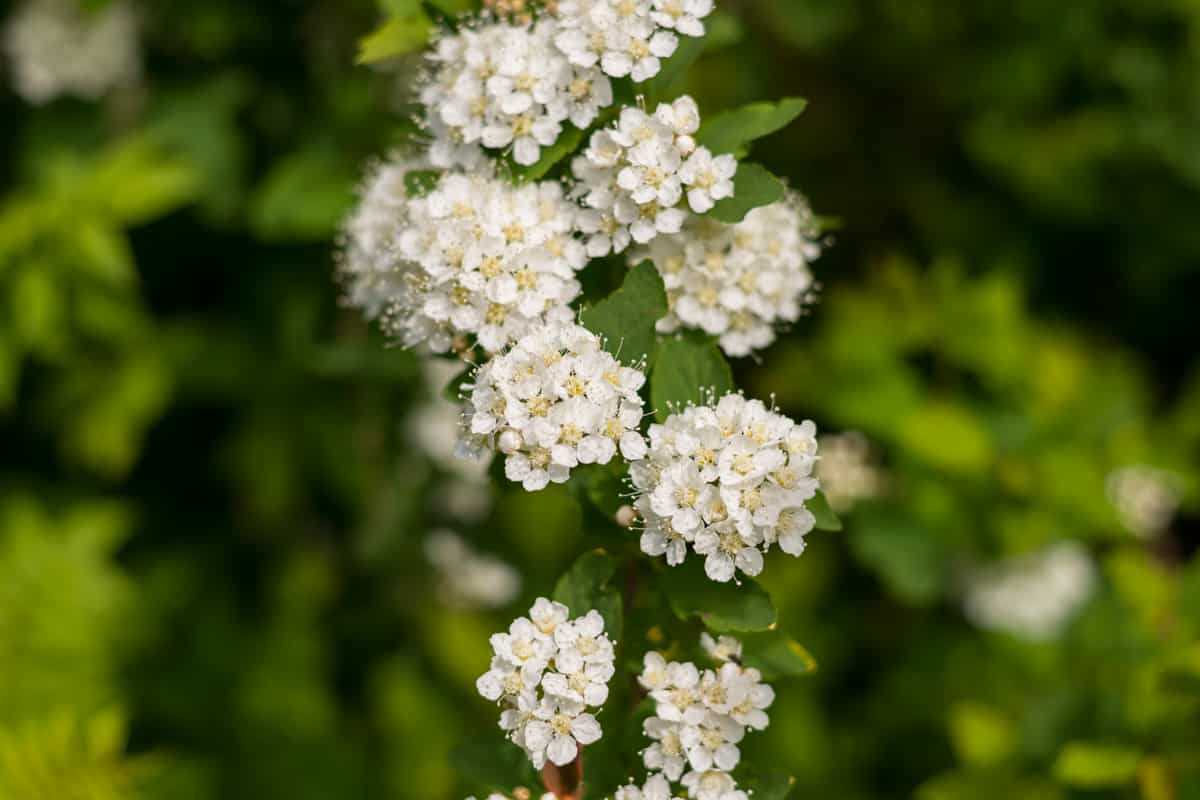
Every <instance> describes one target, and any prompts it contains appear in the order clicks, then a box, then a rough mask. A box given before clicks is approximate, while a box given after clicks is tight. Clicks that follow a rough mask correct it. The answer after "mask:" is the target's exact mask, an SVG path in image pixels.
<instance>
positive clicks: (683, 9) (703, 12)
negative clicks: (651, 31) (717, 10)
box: [650, 0, 713, 37]
mask: <svg viewBox="0 0 1200 800" xmlns="http://www.w3.org/2000/svg"><path fill="white" fill-rule="evenodd" d="M653 9H654V10H653V11H651V12H650V16H651V18H652V19H653V20H654V21H655V22H657V23H658V24H659V25H661V26H663V27H664V28H674V29H675V30H677V31H679V32H680V33H682V34H684V35H685V36H696V37H699V36H703V35H704V23H703V22H702V21H701V20H703V19H704V18H705V17H707V16H708V15H709V14H711V13H712V10H713V2H712V0H654V2H653Z"/></svg>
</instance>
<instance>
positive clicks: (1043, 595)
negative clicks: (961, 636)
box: [963, 542, 1096, 639]
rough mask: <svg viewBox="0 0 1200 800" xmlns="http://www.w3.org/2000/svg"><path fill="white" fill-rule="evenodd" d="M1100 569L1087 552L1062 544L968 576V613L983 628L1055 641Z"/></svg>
mask: <svg viewBox="0 0 1200 800" xmlns="http://www.w3.org/2000/svg"><path fill="white" fill-rule="evenodd" d="M1095 581H1096V568H1095V565H1094V564H1093V563H1092V558H1091V556H1090V555H1089V554H1088V552H1087V550H1085V549H1084V548H1083V547H1081V546H1079V545H1078V544H1076V543H1074V542H1061V543H1059V544H1056V545H1054V546H1052V547H1050V548H1047V549H1046V550H1043V551H1041V552H1038V553H1033V554H1030V555H1028V556H1024V557H1021V558H1016V559H1012V560H1009V561H1007V562H1002V563H1000V564H997V565H993V566H990V567H986V568H983V569H978V570H976V571H974V572H973V573H972V574H971V575H969V576H968V583H967V587H966V595H965V598H964V603H963V604H964V608H965V610H966V614H967V617H968V618H970V620H971V621H972V622H974V623H975V624H976V625H978V626H980V627H981V628H988V629H992V630H1002V631H1007V632H1009V633H1012V634H1015V635H1017V636H1021V637H1024V638H1027V639H1051V638H1053V637H1055V636H1057V635H1058V633H1059V632H1060V631H1061V630H1062V629H1063V627H1064V626H1065V625H1066V624H1067V622H1069V621H1070V619H1071V617H1073V616H1074V615H1075V613H1076V612H1077V611H1078V610H1079V608H1080V607H1081V606H1082V605H1083V604H1084V603H1085V602H1086V601H1087V599H1088V598H1089V597H1090V596H1091V594H1092V589H1093V587H1094V584H1095Z"/></svg>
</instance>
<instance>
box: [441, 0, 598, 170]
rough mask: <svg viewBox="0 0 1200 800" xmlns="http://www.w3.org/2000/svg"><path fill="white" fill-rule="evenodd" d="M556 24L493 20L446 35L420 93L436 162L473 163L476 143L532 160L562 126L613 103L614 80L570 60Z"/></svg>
mask: <svg viewBox="0 0 1200 800" xmlns="http://www.w3.org/2000/svg"><path fill="white" fill-rule="evenodd" d="M558 35H559V26H558V23H557V22H556V21H555V20H554V19H552V18H550V17H544V18H542V19H540V20H539V21H538V22H537V23H536V24H534V25H522V24H516V23H512V22H508V21H503V20H491V21H487V22H483V23H480V24H478V25H476V26H475V27H469V28H463V29H462V30H460V31H459V32H457V33H455V34H452V35H449V36H444V37H443V38H442V39H441V40H439V42H438V45H437V47H436V48H435V49H434V51H433V53H432V54H431V55H430V57H429V64H430V69H429V74H428V76H427V80H426V84H425V86H424V88H423V89H422V91H421V102H422V104H423V105H424V106H425V119H426V122H427V124H428V126H429V133H430V134H431V136H432V138H433V143H432V146H431V150H430V158H431V160H432V161H433V163H434V165H436V166H439V167H454V166H464V165H465V166H472V167H473V166H477V164H478V157H477V154H478V152H479V147H480V146H483V147H486V148H489V149H492V150H511V152H512V156H513V160H514V161H515V162H516V163H518V164H522V165H529V164H533V163H536V162H537V160H538V159H539V158H540V156H541V148H543V147H546V146H548V145H551V144H553V143H554V141H555V140H556V139H557V138H558V136H559V135H560V133H561V132H562V129H563V125H564V124H565V123H566V122H568V121H569V122H570V123H571V124H573V125H575V126H576V127H577V128H586V127H587V126H588V125H591V124H592V122H593V121H594V120H595V119H596V116H597V114H598V113H599V111H600V109H601V108H604V107H606V106H608V105H611V104H612V85H611V84H610V83H609V80H608V78H607V77H606V76H605V75H604V73H603V72H601V71H600V70H599V69H597V68H595V66H594V65H593V64H578V63H577V62H575V61H572V60H569V59H568V57H567V55H564V53H563V52H562V51H560V49H559V48H558V47H556V46H555V44H554V40H555V38H556V37H557V36H558Z"/></svg>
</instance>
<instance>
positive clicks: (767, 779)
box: [734, 761, 796, 800]
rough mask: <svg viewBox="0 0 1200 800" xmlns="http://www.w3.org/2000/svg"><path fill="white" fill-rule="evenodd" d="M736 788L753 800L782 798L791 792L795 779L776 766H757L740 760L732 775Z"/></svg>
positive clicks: (777, 799) (782, 799)
mask: <svg viewBox="0 0 1200 800" xmlns="http://www.w3.org/2000/svg"><path fill="white" fill-rule="evenodd" d="M734 777H735V778H736V779H737V783H738V789H739V790H741V791H743V792H745V793H746V794H748V795H749V796H750V797H752V798H754V800H784V798H786V797H788V796H789V795H790V794H791V793H792V787H793V786H794V785H795V784H796V779H795V778H794V777H792V776H791V775H789V774H788V773H787V772H786V771H784V770H782V769H779V768H778V767H765V768H763V767H758V766H755V765H754V764H752V763H750V762H747V761H742V762H741V763H740V764H739V765H738V768H737V771H736V773H735V775H734Z"/></svg>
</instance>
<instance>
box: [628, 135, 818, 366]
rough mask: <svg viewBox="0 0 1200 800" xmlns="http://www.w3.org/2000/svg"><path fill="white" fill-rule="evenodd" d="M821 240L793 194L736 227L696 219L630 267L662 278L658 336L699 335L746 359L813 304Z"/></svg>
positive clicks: (633, 258) (634, 256)
mask: <svg viewBox="0 0 1200 800" xmlns="http://www.w3.org/2000/svg"><path fill="white" fill-rule="evenodd" d="M694 157H695V156H693V158H694ZM686 166H687V165H686V163H685V164H684V167H681V175H684V179H685V180H686V174H685V168H686ZM692 208H693V209H694V210H697V206H696V205H695V204H694V203H693V204H692ZM816 237H817V225H816V222H815V220H814V218H813V215H812V212H811V211H810V210H809V207H808V204H807V202H806V201H805V200H804V198H802V197H801V196H800V195H798V194H790V195H789V197H788V199H787V200H783V201H780V202H778V203H773V204H771V205H768V206H760V207H759V208H755V209H753V210H752V211H750V213H749V214H747V215H746V218H745V219H743V220H742V221H741V222H739V223H736V224H733V225H728V224H725V223H722V222H718V221H717V220H714V219H711V218H708V217H690V218H689V219H688V220H687V221H686V222H685V223H684V226H683V229H682V230H681V231H680V232H679V233H677V234H664V235H660V236H658V237H656V238H655V239H654V240H653V241H651V242H650V243H649V245H648V246H645V247H637V248H634V249H633V250H632V251H631V253H630V257H629V262H630V263H631V264H636V263H639V262H640V261H642V260H643V259H647V258H648V259H650V260H651V261H653V262H654V265H655V266H656V267H657V268H658V271H659V273H660V274H661V275H662V279H663V285H664V286H665V287H666V290H667V302H668V306H669V311H668V313H667V315H666V316H665V317H663V318H662V319H660V320H659V321H658V331H659V332H660V333H672V332H674V331H677V330H679V329H680V328H682V327H687V328H698V329H700V330H702V331H704V332H705V333H708V334H711V335H713V336H716V337H718V339H717V340H718V342H719V344H720V346H721V349H722V350H724V351H725V353H726V354H728V355H730V356H734V357H740V356H746V355H749V354H750V353H752V352H754V351H755V350H761V349H762V348H764V347H767V346H768V345H770V344H771V343H772V342H773V341H775V332H776V330H777V329H778V328H779V327H780V326H783V325H786V324H788V323H793V322H795V321H796V320H798V319H799V318H800V316H801V314H803V313H804V309H805V307H806V306H808V305H810V304H811V303H812V302H813V301H814V300H815V297H816V295H815V292H814V291H813V276H812V273H811V272H810V271H809V264H811V263H812V261H813V260H814V259H816V257H817V256H818V255H819V254H820V252H821V247H820V245H819V244H818V243H817V239H816Z"/></svg>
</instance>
